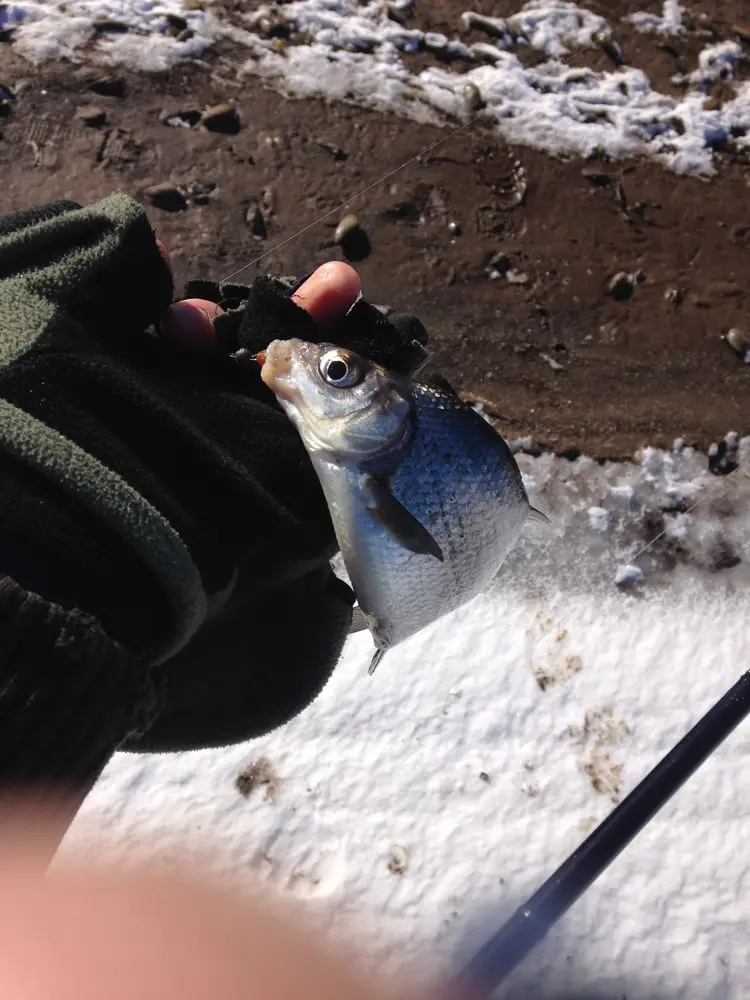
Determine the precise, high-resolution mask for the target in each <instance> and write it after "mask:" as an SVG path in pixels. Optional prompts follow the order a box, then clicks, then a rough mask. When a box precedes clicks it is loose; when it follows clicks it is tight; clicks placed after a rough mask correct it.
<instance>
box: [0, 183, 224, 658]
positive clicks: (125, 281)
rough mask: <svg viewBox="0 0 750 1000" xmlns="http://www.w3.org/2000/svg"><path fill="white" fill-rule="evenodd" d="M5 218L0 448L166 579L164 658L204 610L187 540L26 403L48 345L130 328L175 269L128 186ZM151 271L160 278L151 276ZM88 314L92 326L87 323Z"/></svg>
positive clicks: (167, 288) (92, 345) (76, 343)
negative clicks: (48, 212)
mask: <svg viewBox="0 0 750 1000" xmlns="http://www.w3.org/2000/svg"><path fill="white" fill-rule="evenodd" d="M10 221H11V223H12V219H11V220H10ZM4 230H5V231H3V229H2V228H0V449H2V450H3V451H4V453H5V454H6V455H7V456H10V457H11V458H12V459H15V460H17V461H18V462H19V463H21V464H23V465H24V466H26V467H27V468H28V469H30V470H33V471H34V472H36V473H38V474H39V475H40V476H42V477H45V478H46V479H48V480H49V481H50V484H51V485H52V487H53V489H54V490H55V491H59V492H62V493H65V494H67V495H68V497H69V498H70V499H71V500H72V501H73V502H74V504H75V505H78V506H80V508H82V509H83V510H85V511H87V512H88V513H90V514H91V515H92V516H93V518H95V519H96V520H97V521H98V522H100V523H102V524H103V525H105V526H106V528H107V529H109V530H110V531H111V532H113V533H114V534H116V535H118V536H120V539H121V540H122V542H123V543H124V545H125V546H126V547H127V548H129V549H130V550H131V551H132V552H134V553H136V554H137V556H138V557H139V558H140V559H141V560H142V562H143V564H144V566H145V567H146V568H147V570H148V571H149V572H150V573H151V574H152V575H153V577H154V578H155V579H156V580H157V581H158V583H159V584H160V585H161V587H162V589H163V593H164V595H165V597H166V601H167V603H168V606H169V618H170V622H169V628H165V629H162V630H161V632H160V635H159V638H158V641H157V643H156V644H155V646H154V647H153V648H152V649H150V650H149V656H150V658H151V659H153V660H154V661H159V660H162V659H166V658H168V657H169V656H171V655H173V654H174V653H175V652H176V651H177V650H178V649H180V648H182V647H183V646H184V645H185V644H186V642H187V641H188V640H189V639H190V637H191V636H192V635H193V634H194V633H195V632H196V630H197V629H198V627H199V626H200V625H201V624H202V621H203V618H204V616H205V609H206V596H205V592H204V590H203V585H202V581H201V578H200V574H199V572H198V570H197V567H196V566H195V563H194V562H193V559H192V557H191V555H190V552H189V551H188V549H187V547H186V546H185V544H184V543H183V541H182V540H181V538H180V536H179V534H178V533H177V531H176V530H175V529H174V528H173V527H172V525H171V524H170V523H169V521H168V520H167V519H166V518H165V517H164V516H163V515H162V514H161V513H160V512H159V511H158V510H157V509H156V508H155V507H154V505H153V504H152V503H150V502H149V501H148V500H147V499H146V498H145V497H143V496H142V495H141V494H140V493H139V492H138V491H137V490H136V489H134V488H133V487H132V486H131V485H130V483H128V482H127V481H126V480H125V479H124V478H123V477H122V476H121V475H120V474H119V472H118V468H117V464H116V463H113V464H107V462H106V461H102V459H101V458H99V457H97V456H96V455H94V454H92V453H91V451H89V450H87V449H86V448H85V447H81V446H80V445H79V444H78V443H77V442H76V441H74V440H72V439H71V438H70V437H68V436H66V434H65V433H63V432H62V431H61V430H60V429H59V428H58V427H56V426H50V423H49V422H47V421H46V420H45V419H44V418H43V417H42V418H40V415H39V414H38V413H37V414H35V413H34V412H33V404H34V400H35V397H36V396H37V395H38V385H37V384H35V379H36V376H35V374H34V372H35V370H39V372H40V374H41V372H42V370H44V371H45V374H46V376H47V377H48V378H49V377H50V375H49V372H50V364H49V362H50V360H51V361H52V362H53V367H54V358H55V355H59V354H62V355H66V354H69V353H70V352H77V351H81V350H85V351H86V352H87V353H89V352H91V351H92V350H94V351H96V350H98V351H100V352H102V351H105V350H107V346H108V344H112V343H113V342H114V340H115V339H116V338H118V337H119V338H120V341H122V340H123V339H127V338H133V339H137V338H138V336H139V335H142V333H143V331H145V330H146V329H147V328H148V327H149V326H150V325H151V324H153V323H154V322H158V319H159V316H160V315H161V314H162V313H163V311H164V309H165V308H166V306H167V305H168V304H169V302H170V300H171V291H172V289H171V278H170V277H169V274H168V272H167V269H166V267H165V265H164V262H163V260H162V258H161V255H160V253H159V251H158V249H157V247H156V244H155V242H154V239H153V234H152V232H151V227H150V225H149V223H148V220H147V219H146V216H145V213H144V211H143V209H142V208H141V206H140V205H139V204H138V203H137V202H135V201H134V200H133V199H132V198H130V197H128V196H127V195H125V194H114V195H112V196H111V197H109V198H106V199H104V200H103V201H101V202H99V203H98V204H96V205H93V206H90V207H88V208H78V207H71V208H68V210H66V211H63V212H61V213H59V214H56V215H52V216H51V217H47V218H42V219H41V220H40V221H38V222H37V223H36V224H35V225H31V226H28V225H26V226H17V227H14V226H13V225H11V224H10V223H7V222H6V224H5V227H4ZM154 275H155V276H157V277H158V278H160V279H161V280H160V281H156V282H155V281H154V277H153V276H154ZM92 325H93V326H94V327H96V335H95V338H92V337H91V335H90V334H88V333H87V330H86V328H87V326H88V327H89V328H90V327H91V326H92ZM43 361H46V362H47V364H46V365H45V364H43V363H42V362H43ZM62 367H63V365H60V368H62ZM24 372H26V373H27V380H26V385H25V389H22V390H21V391H20V392H19V391H18V390H17V389H16V391H14V392H11V393H8V395H11V397H12V400H11V399H8V398H2V397H3V395H5V394H4V392H3V389H4V388H5V387H6V386H8V387H14V388H15V386H16V385H17V383H18V380H19V376H21V378H22V375H23V373H24ZM61 377H62V376H61ZM61 388H62V385H61ZM63 405H64V404H63V403H61V407H62V406H63Z"/></svg>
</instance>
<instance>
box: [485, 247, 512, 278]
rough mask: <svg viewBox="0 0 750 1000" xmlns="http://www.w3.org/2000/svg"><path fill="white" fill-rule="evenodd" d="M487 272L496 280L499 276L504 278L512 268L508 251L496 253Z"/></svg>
mask: <svg viewBox="0 0 750 1000" xmlns="http://www.w3.org/2000/svg"><path fill="white" fill-rule="evenodd" d="M486 270H487V274H488V275H489V277H490V279H491V280H493V281H495V280H496V279H497V278H504V277H505V276H506V274H507V273H508V271H510V270H511V261H510V257H509V256H508V255H507V253H496V254H495V255H494V256H493V257H492V259H491V260H490V262H489V264H488V265H487V268H486Z"/></svg>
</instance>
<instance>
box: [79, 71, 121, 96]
mask: <svg viewBox="0 0 750 1000" xmlns="http://www.w3.org/2000/svg"><path fill="white" fill-rule="evenodd" d="M88 87H89V90H92V91H93V92H94V93H95V94H99V95H100V97H124V96H125V91H126V87H125V80H124V79H123V77H121V76H97V77H96V78H95V79H93V80H91V81H90V82H89V85H88Z"/></svg>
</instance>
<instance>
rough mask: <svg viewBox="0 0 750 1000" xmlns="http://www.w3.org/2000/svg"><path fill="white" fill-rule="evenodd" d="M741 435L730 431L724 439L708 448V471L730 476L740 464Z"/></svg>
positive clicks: (713, 473) (716, 474)
mask: <svg viewBox="0 0 750 1000" xmlns="http://www.w3.org/2000/svg"><path fill="white" fill-rule="evenodd" d="M739 447H740V436H739V434H738V433H737V431H729V433H728V434H727V435H726V436H725V437H724V440H723V441H719V442H718V443H717V442H714V443H713V444H712V445H711V447H710V448H709V449H708V471H709V472H710V473H712V475H714V476H728V475H729V474H730V473H732V472H734V471H735V469H736V468H737V466H738V460H737V459H738V452H739Z"/></svg>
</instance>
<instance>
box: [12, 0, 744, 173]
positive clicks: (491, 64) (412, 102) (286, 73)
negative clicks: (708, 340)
mask: <svg viewBox="0 0 750 1000" xmlns="http://www.w3.org/2000/svg"><path fill="white" fill-rule="evenodd" d="M390 6H391V7H393V4H391V5H390ZM409 6H410V4H408V3H402V4H401V5H400V7H401V8H402V9H406V8H408V7H409ZM220 10H221V8H210V7H209V8H207V10H205V11H203V10H184V9H183V8H182V6H181V4H180V3H179V2H178V0H169V3H165V4H159V5H156V4H155V3H154V2H153V0H141V2H139V3H127V2H125V0H95V2H92V0H72V2H71V3H68V4H63V3H60V2H50V0H47V2H38V3H34V2H32V0H27V2H18V3H13V4H9V5H6V8H5V14H4V15H2V16H3V17H4V18H5V19H6V21H8V22H10V23H12V24H14V25H16V26H17V33H16V41H15V45H16V46H17V48H18V49H19V51H20V52H21V53H23V54H24V55H27V56H29V58H33V59H42V58H51V57H53V56H55V55H64V56H67V57H69V58H80V59H83V58H86V59H89V60H95V61H96V60H98V61H100V62H109V63H116V62H121V63H129V64H131V65H134V66H136V67H139V68H142V69H163V68H166V67H167V66H168V65H171V64H173V63H175V62H177V61H179V60H182V59H189V58H199V57H200V56H201V55H202V54H203V53H204V51H205V49H206V47H207V46H209V45H210V44H211V43H212V42H213V41H217V40H221V39H222V38H230V39H232V40H233V41H234V42H236V43H239V44H243V45H244V46H245V47H246V49H247V52H248V59H247V60H246V61H245V63H244V65H243V67H242V74H243V75H245V76H247V75H250V76H257V77H260V78H261V79H263V80H265V81H266V82H267V83H268V84H269V85H271V86H273V87H275V88H276V89H279V90H281V91H282V92H283V93H286V94H288V95H289V96H294V97H324V98H327V99H329V100H337V101H347V102H350V103H355V104H358V105H361V106H365V107H370V108H376V109H378V110H380V111H385V112H392V113H397V114H399V115H402V116H404V117H405V118H408V119H411V120H414V121H418V122H426V123H432V124H437V125H445V124H451V123H453V124H455V123H456V122H459V121H463V122H466V121H469V120H470V119H471V118H472V117H473V116H475V115H476V114H477V113H479V115H480V116H481V117H482V118H483V119H484V120H485V121H486V122H489V123H491V124H492V125H494V127H495V128H496V129H497V131H498V134H499V135H501V136H502V137H503V138H504V139H506V140H507V141H509V142H512V143H518V144H520V145H527V146H533V147H536V148H539V149H543V150H545V151H547V152H549V153H552V154H555V155H566V156H571V155H572V156H579V157H586V156H589V155H591V154H592V153H593V152H594V151H596V150H600V151H603V152H605V153H607V154H608V155H610V156H612V157H614V158H622V157H630V156H645V157H648V158H651V159H654V160H657V161H658V162H660V163H662V164H664V165H665V166H667V167H668V168H670V169H672V170H674V171H677V172H678V173H684V174H696V175H703V176H710V175H711V174H712V173H713V171H714V148H715V147H716V146H717V145H719V144H721V143H723V142H725V141H727V140H730V139H731V140H732V141H734V140H735V139H736V140H737V141H738V142H739V143H740V144H742V143H746V142H747V139H746V138H743V136H744V133H746V132H748V131H750V88H748V86H747V85H744V84H743V85H742V86H740V87H739V88H738V93H737V96H736V97H735V98H734V99H732V100H730V101H726V102H725V103H723V104H722V106H721V107H718V108H717V107H714V106H713V105H710V106H709V108H708V109H707V108H706V107H705V106H704V105H705V92H704V88H705V86H706V84H707V83H708V82H709V81H710V80H711V79H713V77H714V74H715V73H718V72H720V71H721V69H722V67H727V66H729V67H731V65H732V64H733V62H735V61H736V59H737V52H738V51H739V49H738V46H737V45H736V43H734V42H728V43H722V44H721V45H718V46H717V45H712V46H709V47H708V48H706V49H705V50H704V52H703V53H701V56H700V60H699V66H698V67H696V70H695V72H694V73H692V74H688V76H687V77H686V78H685V80H684V81H683V83H684V86H685V87H686V91H685V93H684V94H683V95H682V96H680V97H672V96H670V95H667V94H662V93H660V92H659V91H657V90H655V89H654V88H653V86H652V85H651V82H650V81H649V79H648V77H647V76H646V75H645V73H644V72H643V71H642V70H640V69H638V67H637V66H628V65H620V66H615V65H613V68H612V69H611V70H610V71H594V70H591V69H586V68H571V67H570V66H568V65H567V64H566V62H565V55H566V54H567V53H569V52H571V51H573V50H574V49H580V48H582V47H583V48H586V47H593V46H597V45H600V46H601V45H605V46H609V50H610V51H611V52H613V53H614V54H615V55H616V46H614V43H613V41H612V31H611V26H610V25H609V23H608V22H607V20H606V19H605V18H604V17H602V16H601V15H599V14H594V13H592V12H591V11H589V10H587V9H586V8H585V7H584V6H582V5H580V4H574V3H571V2H568V0H531V2H530V3H527V4H525V5H524V6H523V7H522V8H521V9H520V10H519V11H518V12H517V13H515V14H513V15H511V16H510V17H507V18H497V17H487V16H480V15H478V14H476V13H474V12H471V11H467V12H465V13H464V15H463V21H462V23H457V24H456V32H457V34H458V33H459V32H460V31H461V30H462V28H463V27H465V25H466V24H467V23H472V24H474V25H475V26H477V27H483V30H484V31H485V33H486V34H487V40H486V41H476V42H472V43H471V44H467V43H465V42H463V41H462V40H461V39H460V37H455V38H449V37H447V36H445V35H440V34H438V33H434V32H432V33H430V32H428V33H425V32H423V31H421V30H419V29H417V28H409V27H405V26H403V25H401V24H400V23H398V21H396V20H393V19H391V18H390V17H389V16H388V12H389V4H387V3H384V2H382V0H368V2H363V3H360V2H358V0H335V2H334V0H291V2H286V3H283V4H282V3H265V4H260V5H259V6H258V7H257V8H255V9H254V10H252V11H250V12H245V13H243V12H241V11H240V12H235V15H234V16H233V18H232V20H231V21H230V20H229V19H228V15H226V16H225V15H220V13H219V11H220ZM680 10H681V8H680V5H679V4H677V3H674V2H669V0H667V2H666V3H665V4H664V9H663V14H662V16H661V19H659V18H657V19H656V20H649V18H650V17H652V16H653V17H656V15H651V14H649V12H648V11H646V12H641V14H642V17H640V19H639V15H638V12H636V13H635V14H634V15H633V17H634V18H636V21H637V23H638V24H640V25H642V26H644V27H651V28H653V29H654V30H657V29H658V30H663V31H678V30H679V28H680V26H681V24H680ZM165 12H171V13H180V14H181V16H183V17H184V19H185V20H186V21H187V22H188V24H189V27H190V29H191V30H192V31H193V36H192V37H191V38H189V39H186V40H183V41H178V40H177V39H176V38H173V37H171V35H170V34H169V33H168V32H167V30H166V28H167V21H166V20H165V17H164V13H165ZM101 17H109V18H112V19H114V20H117V21H119V22H121V23H123V24H126V25H128V26H129V27H130V28H131V30H129V31H128V32H126V33H120V34H118V33H115V34H111V33H106V32H105V33H104V34H103V35H102V36H101V37H99V38H98V40H97V42H96V44H95V45H93V46H91V45H89V44H88V43H89V42H90V41H91V39H92V37H93V35H94V31H95V28H94V21H95V20H96V19H97V18H101ZM269 19H271V20H273V21H282V22H284V23H285V24H286V25H287V26H288V29H289V31H290V32H291V33H292V35H293V37H294V41H295V44H294V45H284V44H283V43H280V41H279V39H278V38H268V37H264V36H263V33H262V25H263V23H264V20H265V21H266V22H268V20H269ZM84 46H86V48H85V51H84ZM524 47H531V48H535V49H537V50H539V51H541V52H544V53H545V54H546V55H547V56H548V59H547V61H546V62H544V63H542V64H541V65H536V66H524V64H523V61H522V59H521V58H520V57H519V56H520V52H521V50H522V49H523V48H524ZM420 50H427V51H430V52H433V53H436V54H438V55H439V56H440V57H441V59H443V60H446V59H448V60H450V59H460V60H462V61H463V62H464V63H465V64H467V66H468V69H467V71H466V72H464V73H458V72H455V71H453V70H451V69H450V68H444V67H443V66H433V67H429V68H427V69H424V70H422V71H420V72H415V71H413V70H412V69H411V67H410V65H409V55H410V54H411V53H414V52H417V51H420ZM478 107H479V108H481V110H480V111H479V112H477V108H478Z"/></svg>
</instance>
